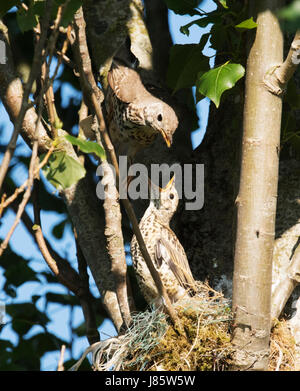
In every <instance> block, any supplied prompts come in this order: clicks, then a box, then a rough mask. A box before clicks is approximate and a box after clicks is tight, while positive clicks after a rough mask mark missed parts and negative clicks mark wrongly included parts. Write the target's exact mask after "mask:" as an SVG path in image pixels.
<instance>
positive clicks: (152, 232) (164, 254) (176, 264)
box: [131, 177, 197, 306]
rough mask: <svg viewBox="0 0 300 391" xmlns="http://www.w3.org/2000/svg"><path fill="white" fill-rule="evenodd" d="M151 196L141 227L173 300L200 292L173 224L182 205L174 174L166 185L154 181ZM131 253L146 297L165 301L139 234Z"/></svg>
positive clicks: (156, 300) (155, 301)
mask: <svg viewBox="0 0 300 391" xmlns="http://www.w3.org/2000/svg"><path fill="white" fill-rule="evenodd" d="M150 183H151V182H150ZM151 189H152V191H151V200H150V205H149V207H148V208H147V210H146V212H145V214H144V216H143V217H142V219H141V221H140V224H139V227H140V230H141V233H142V235H143V238H144V241H145V244H146V247H147V250H148V252H149V255H150V257H151V259H152V262H153V264H154V266H155V268H156V269H157V271H158V272H159V274H160V277H161V280H162V282H163V284H164V286H165V288H166V291H167V293H168V295H169V297H170V300H171V302H176V301H177V300H179V299H181V298H183V297H185V296H186V295H192V294H194V293H196V292H197V286H196V282H195V280H194V278H193V275H192V272H191V270H190V267H189V263H188V260H187V256H186V254H185V251H184V249H183V247H182V245H181V244H180V242H179V240H178V238H177V236H176V235H175V233H174V232H173V231H172V230H171V228H170V226H169V224H170V220H171V218H172V216H173V214H174V213H175V211H176V209H177V206H178V193H177V191H176V188H175V182H174V177H173V178H172V179H171V181H170V182H169V183H168V185H167V186H166V187H165V188H159V187H158V186H155V185H154V184H152V183H151ZM131 255H132V261H133V266H134V269H135V272H136V275H137V280H138V284H139V286H140V289H141V292H142V294H143V295H144V297H145V299H146V301H147V302H148V303H149V304H150V303H154V304H156V305H157V306H159V305H160V304H161V298H160V297H159V293H158V290H157V288H156V285H155V283H154V281H153V279H152V277H151V275H150V272H149V270H148V268H147V265H146V263H145V261H144V259H143V257H142V254H141V251H140V249H139V245H138V243H137V240H136V237H135V236H134V237H133V238H132V241H131Z"/></svg>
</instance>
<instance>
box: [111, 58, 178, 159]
mask: <svg viewBox="0 0 300 391" xmlns="http://www.w3.org/2000/svg"><path fill="white" fill-rule="evenodd" d="M107 80H108V84H109V87H108V92H107V96H106V99H105V101H106V110H107V118H108V125H109V132H110V136H111V138H112V141H113V143H114V145H115V146H116V147H117V150H118V153H119V154H124V153H125V154H126V155H127V156H128V158H129V161H130V162H132V161H133V158H134V156H135V154H136V153H137V152H138V151H139V150H140V149H142V148H145V147H147V146H148V145H150V144H152V142H153V141H154V140H155V138H156V136H157V135H158V134H161V136H162V137H163V139H164V140H165V142H166V144H167V146H168V147H170V146H171V144H172V137H173V134H174V132H175V130H176V129H177V126H178V119H177V116H176V114H175V111H174V110H173V109H172V107H171V106H169V105H168V104H167V103H165V102H163V101H162V100H160V99H158V98H156V97H155V96H154V95H152V94H151V93H150V92H149V91H148V90H147V89H146V88H145V87H144V85H143V83H142V81H141V78H140V76H139V74H138V72H137V71H136V70H135V69H133V68H132V67H130V66H127V65H125V63H123V62H122V61H120V60H119V59H117V58H114V60H113V62H112V66H111V69H110V71H109V73H108V76H107ZM124 147H125V148H126V149H125V150H124ZM121 148H122V149H121Z"/></svg>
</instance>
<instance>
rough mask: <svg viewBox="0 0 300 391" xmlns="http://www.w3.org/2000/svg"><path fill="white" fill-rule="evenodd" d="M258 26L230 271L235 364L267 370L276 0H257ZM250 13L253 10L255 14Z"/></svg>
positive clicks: (277, 119)
mask: <svg viewBox="0 0 300 391" xmlns="http://www.w3.org/2000/svg"><path fill="white" fill-rule="evenodd" d="M255 3H256V4H255V6H256V10H255V11H256V12H257V23H258V27H257V31H256V37H255V41H254V43H253V45H252V47H251V50H250V53H249V57H248V63H247V74H246V92H245V107H244V123H243V127H244V129H243V141H242V160H241V176H240V188H239V194H238V197H237V199H236V204H237V234H236V243H235V260H234V276H233V311H234V313H235V322H234V332H233V344H234V345H235V348H236V356H235V359H236V362H235V367H236V368H237V369H251V370H266V369H267V366H268V356H269V334H270V304H271V283H272V254H273V247H274V236H275V215H276V201H277V184H278V162H279V144H280V126H281V110H282V101H281V98H280V97H278V96H276V95H274V94H272V93H270V92H269V91H268V90H267V89H266V88H265V87H264V84H263V80H264V77H265V75H266V73H267V72H269V71H270V70H271V69H272V67H274V65H277V64H280V63H281V62H282V56H283V37H282V33H281V31H280V27H279V22H278V20H277V18H276V16H275V15H274V14H275V11H276V9H277V8H278V7H279V5H280V1H256V2H255ZM256 12H255V13H256Z"/></svg>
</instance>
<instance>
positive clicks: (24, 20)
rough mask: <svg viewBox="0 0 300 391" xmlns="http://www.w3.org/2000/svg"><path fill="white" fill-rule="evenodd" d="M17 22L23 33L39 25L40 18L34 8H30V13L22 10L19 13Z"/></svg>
mask: <svg viewBox="0 0 300 391" xmlns="http://www.w3.org/2000/svg"><path fill="white" fill-rule="evenodd" d="M17 21H18V25H19V27H20V30H21V31H22V33H24V32H25V31H28V30H32V29H33V27H35V26H36V25H37V22H38V16H37V15H36V14H35V12H34V8H33V7H29V8H28V11H25V10H24V9H23V8H20V9H19V10H18V12H17Z"/></svg>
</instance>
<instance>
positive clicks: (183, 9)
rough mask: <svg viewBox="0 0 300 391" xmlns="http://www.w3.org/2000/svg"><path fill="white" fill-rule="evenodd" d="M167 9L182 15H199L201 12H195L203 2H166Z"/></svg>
mask: <svg viewBox="0 0 300 391" xmlns="http://www.w3.org/2000/svg"><path fill="white" fill-rule="evenodd" d="M164 1H165V3H166V5H167V7H168V8H169V9H170V10H172V11H174V12H175V13H176V14H180V15H185V14H189V15H191V16H192V15H199V14H200V12H198V11H197V10H195V8H197V7H198V6H199V4H200V3H201V2H202V0H164Z"/></svg>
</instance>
